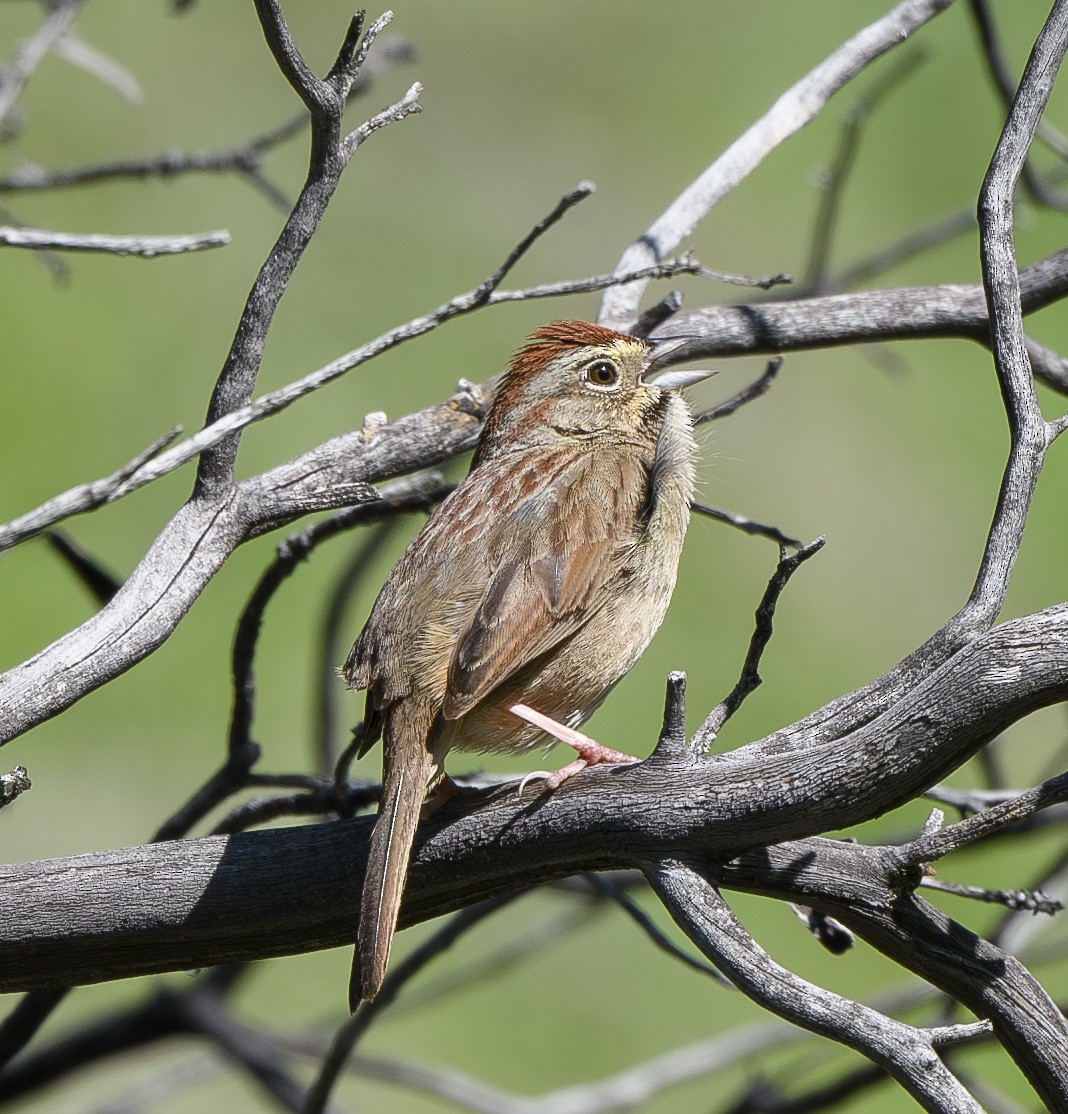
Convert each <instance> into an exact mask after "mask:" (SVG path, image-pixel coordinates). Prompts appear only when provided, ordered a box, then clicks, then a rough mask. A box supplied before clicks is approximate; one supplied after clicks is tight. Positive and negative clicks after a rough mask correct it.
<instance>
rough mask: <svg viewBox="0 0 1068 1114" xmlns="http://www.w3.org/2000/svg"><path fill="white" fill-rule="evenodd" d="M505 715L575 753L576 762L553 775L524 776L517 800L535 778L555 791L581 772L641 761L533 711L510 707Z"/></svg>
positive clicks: (541, 773)
mask: <svg viewBox="0 0 1068 1114" xmlns="http://www.w3.org/2000/svg"><path fill="white" fill-rule="evenodd" d="M508 711H510V712H511V713H512V715H514V716H518V717H519V718H520V719H522V720H526V722H527V723H529V724H532V725H533V726H534V727H540V728H541V729H542V731H544V732H545V733H546V734H547V735H552V737H553V738H554V739H558V740H559V741H560V742H561V743H566V744H567V745H568V746H569V747H572V748H573V749H575V750H576V751H578V758H576V759H575V761H574V762H569V763H568V764H567V765H566V766H562V767H561V768H560V769H559V770H556V771H555V772H550V771H548V770H535V771H533V772H532V773H529V774H527V775H526V777H524V778H523V780H522V781H521V782H520V783H519V795H520V796H522V795H523V790H524V789H525V788H526V786H527V782H528V781H532V780H534V779H537V778H540V779H542V780H544V782H545V787H546V788H547V789H557V788H559V787H560V786H561V785H563V783H564V782H565V781H567V779H568V778H569V777H573V776H574V775H575V774H577V773H578V772H579V771H580V770H584V769H586V767H587V766H621V765H629V764H630V763H632V762H640V761H641V759H640V758H635V757H634V755H632V754H623V753H622V752H621V751H618V750H613V749H612V748H611V747H606V746H604V745H603V744H602V743H599V742H597V740H596V739H591V738H590V737H589V735H584V734H583V733H582V732H581V731H576V730H575V728H574V727H568V726H566V725H565V724H563V723H558V722H557V721H556V720H555V719H553V718H552V717H551V716H547V715H545V714H544V713H542V712H538V711H535V710H534V709H533V708H529V707H527V705H526V704H513V705H512V706H511V707H510V708H509V709H508Z"/></svg>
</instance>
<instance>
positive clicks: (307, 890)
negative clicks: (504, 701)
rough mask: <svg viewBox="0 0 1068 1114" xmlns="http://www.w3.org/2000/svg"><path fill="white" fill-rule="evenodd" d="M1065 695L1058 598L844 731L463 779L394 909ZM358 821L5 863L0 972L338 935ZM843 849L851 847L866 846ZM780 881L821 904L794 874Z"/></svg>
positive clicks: (118, 964) (93, 971) (357, 863)
mask: <svg viewBox="0 0 1068 1114" xmlns="http://www.w3.org/2000/svg"><path fill="white" fill-rule="evenodd" d="M1066 698H1068V605H1066V606H1059V607H1055V608H1051V609H1049V610H1047V611H1042V612H1039V613H1037V614H1034V615H1030V616H1027V617H1026V618H1023V619H1017V620H1013V621H1012V622H1009V623H1005V624H1003V625H1001V626H999V627H996V628H994V629H993V630H992V631H990V632H989V633H988V634H986V635H985V636H983V637H982V638H979V639H977V640H976V641H975V642H973V643H971V644H970V645H969V646H967V647H965V648H964V649H962V650H960V651H959V652H958V653H957V654H955V655H954V656H953V657H952V658H950V660H949V661H948V662H946V663H945V664H944V665H943V666H942V667H941V668H939V669H937V670H935V671H934V672H933V673H932V674H931V675H930V676H929V677H928V678H926V679H925V680H924V681H923V682H921V683H918V684H917V685H915V686H914V687H912V688H910V689H908V690H907V691H906V692H904V693H903V694H902V695H901V697H900V699H898V700H897V701H896V702H895V703H894V704H893V705H892V706H891V707H890V708H889V709H887V710H886V711H885V712H884V713H883V714H882V715H880V716H877V717H876V718H874V719H872V720H871V721H869V722H866V723H864V724H863V725H861V726H859V727H857V728H856V729H855V730H854V731H853V732H852V733H850V734H849V735H847V736H845V737H840V738H837V739H835V740H832V741H827V740H823V741H819V740H817V741H813V739H812V736H811V734H809V735H807V736H806V733H805V732H797V733H794V734H784V736H783V737H785V738H787V739H788V740H789V741H788V742H787V743H785V744H782V743H779V744H776V745H770V744H769V740H763V741H758V742H754V743H751V744H749V745H748V746H744V747H741V748H739V749H737V750H735V751H731V752H729V753H727V754H724V755H717V756H714V757H711V758H708V759H705V760H704V761H702V762H700V763H698V764H693V763H692V762H690V761H689V760H683V761H681V762H680V761H678V760H674V761H673V760H670V759H668V760H664V759H658V758H652V759H650V760H648V761H646V762H644V763H642V764H641V765H638V766H633V767H624V768H617V769H612V770H608V769H594V770H590V771H588V772H587V773H586V774H585V775H584V776H583V777H582V778H580V779H576V780H575V781H574V782H571V783H565V785H564V786H562V787H561V788H560V789H559V790H558V791H556V792H554V793H543V794H538V795H536V796H531V795H530V791H529V790H528V792H527V794H526V795H525V796H524V797H523V798H522V799H519V798H518V797H517V796H516V792H515V788H514V786H505V787H502V788H498V789H495V790H490V791H486V792H484V793H480V794H477V795H473V796H471V797H467V796H465V797H461V798H458V799H456V800H455V801H453V802H450V804H448V805H447V806H445V807H443V808H442V809H440V810H439V811H438V812H436V813H434V814H433V815H432V816H431V817H430V818H428V820H427V821H426V822H425V823H424V824H423V825H422V826H421V828H420V835H419V839H418V843H417V847H416V854H415V859H414V865H413V868H412V875H411V880H410V883H409V887H408V891H407V894H406V898H405V905H404V909H403V911H402V922H403V923H404V924H412V923H416V922H420V921H423V920H426V919H428V918H430V917H433V916H438V915H440V914H442V913H445V912H448V911H450V910H455V909H458V908H462V907H465V906H467V905H470V904H472V903H473V902H476V901H479V900H482V899H484V898H486V897H490V896H493V895H494V894H498V893H502V892H505V891H507V890H510V889H514V888H517V887H520V886H531V885H538V884H541V883H545V882H550V881H554V880H557V879H560V878H564V877H567V876H568V875H570V874H574V873H576V872H579V871H584V870H601V869H613V868H621V867H635V866H641V865H642V864H644V863H648V862H651V861H656V860H659V859H665V858H680V857H681V858H691V859H696V860H698V861H702V862H709V863H715V862H727V861H729V860H731V859H733V858H735V857H736V856H738V855H740V854H742V853H743V852H745V851H747V850H749V849H752V848H755V847H761V846H764V845H768V844H780V843H782V842H783V841H784V840H791V839H803V838H805V837H808V836H812V835H815V834H817V833H819V832H822V831H826V830H828V829H837V828H841V827H846V826H848V825H850V824H855V823H859V822H861V821H864V820H867V819H870V818H872V817H873V816H878V815H880V814H882V813H884V812H886V811H887V810H888V809H891V808H894V807H895V806H897V805H900V804H902V803H904V802H905V801H908V800H910V799H912V798H913V797H914V796H915V795H916V794H917V793H919V792H920V791H922V790H923V789H924V788H926V787H927V786H929V785H932V784H934V783H935V782H936V781H938V780H939V779H940V778H942V777H944V776H945V774H946V773H948V772H949V771H950V770H952V769H954V768H955V767H957V766H959V765H960V764H961V763H962V762H964V761H965V760H966V759H967V758H968V757H969V756H970V755H972V754H973V753H975V751H976V750H977V749H978V748H979V747H980V746H981V745H983V743H985V742H987V741H988V740H989V739H990V738H991V737H992V736H993V735H995V734H997V733H998V732H1000V731H1002V730H1004V729H1005V728H1006V727H1007V726H1008V725H1009V724H1010V723H1013V722H1015V721H1016V720H1018V719H1020V718H1021V717H1023V716H1024V715H1026V714H1027V713H1029V712H1031V711H1033V710H1035V709H1036V708H1039V707H1042V706H1045V705H1048V704H1052V703H1056V702H1058V701H1062V700H1065V699H1066ZM772 738H774V737H772ZM613 742H617V743H620V744H627V741H626V740H613ZM370 825H371V821H370V820H369V819H356V820H352V821H339V822H336V823H331V824H324V825H314V826H308V827H300V828H286V829H277V830H270V831H261V832H252V833H246V834H240V835H235V836H230V837H225V838H223V837H214V838H207V839H198V840H189V841H185V842H174V843H166V844H157V845H152V846H148V847H135V848H126V849H120V850H114V851H106V852H99V853H94V854H90V855H81V856H77V857H74V858H70V859H64V860H51V861H46V862H39V863H29V864H24V865H17V866H5V867H2V868H0V885H3V887H4V892H5V894H6V895H8V896H7V900H6V901H5V903H4V905H3V907H2V908H0V955H2V957H3V958H2V960H0V991H2V992H7V991H12V990H19V989H31V988H35V987H46V986H56V985H66V984H71V983H80V982H85V981H101V980H105V979H111V978H121V977H127V976H130V975H135V974H145V973H148V972H151V971H165V970H181V969H186V968H198V967H205V966H210V965H213V964H217V963H224V962H230V961H234V960H243V959H258V958H265V957H267V956H276V955H285V954H290V953H294V952H302V951H310V950H315V949H319V948H326V947H334V946H339V945H344V944H348V943H350V942H351V940H352V935H353V920H352V918H353V912H352V911H353V909H354V908H355V907H356V906H355V895H356V894H358V892H359V887H360V879H361V870H362V864H363V856H364V852H365V839H366V836H367V834H368V833H369V831H370ZM843 846H845V845H843ZM851 854H855V855H856V856H857V857H858V861H859V859H860V858H862V857H863V856H864V855H865V854H867V850H866V849H864V848H856V849H855V850H854V851H853V852H851ZM725 881H726V882H727V883H729V877H725ZM893 881H894V880H893V879H888V878H885V877H884V878H883V879H882V882H881V885H882V889H881V890H876V891H875V893H874V896H873V897H871V898H870V899H868V902H869V904H871V905H872V906H873V907H878V906H880V904H881V905H882V906H883V907H885V906H886V903H887V901H889V900H890V896H891V893H892V883H893ZM777 886H778V887H779V889H780V891H782V892H785V890H786V888H787V887H785V885H784V884H783V883H782V882H781V881H780V882H779V883H777ZM746 888H751V887H750V886H749V885H748V884H747V886H746ZM791 892H792V893H793V896H794V897H797V898H800V899H801V900H805V901H806V902H808V903H809V904H815V903H816V901H815V900H814V899H813V894H812V891H811V889H810V888H809V887H807V886H802V885H801V884H800V883H798V884H797V885H796V887H795V888H794V890H792V891H791ZM817 897H818V894H817ZM863 904H864V903H863V902H861V905H863ZM850 907H852V900H851V902H850ZM835 915H838V913H837V912H836V913H835Z"/></svg>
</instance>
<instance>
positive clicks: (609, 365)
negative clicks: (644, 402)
mask: <svg viewBox="0 0 1068 1114" xmlns="http://www.w3.org/2000/svg"><path fill="white" fill-rule="evenodd" d="M582 381H583V382H584V383H588V384H589V385H590V386H591V387H593V388H594V389H595V390H598V391H614V390H615V389H616V388H617V387H618V386H619V367H618V366H617V365H616V364H615V362H614V361H612V360H606V359H604V358H603V357H602V358H601V359H599V360H591V361H590V363H588V364H587V365H586V366H585V367H584V368H583V369H582Z"/></svg>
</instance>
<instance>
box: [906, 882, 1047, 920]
mask: <svg viewBox="0 0 1068 1114" xmlns="http://www.w3.org/2000/svg"><path fill="white" fill-rule="evenodd" d="M920 885H921V886H923V887H924V888H926V889H928V890H938V892H939V893H944V894H953V895H954V896H956V897H967V898H971V900H972V901H984V902H986V903H987V904H989V905H1004V906H1005V908H1006V909H1011V910H1013V912H1027V913H1036V914H1037V913H1045V914H1046V915H1047V916H1050V917H1052V916H1054V915H1055V914H1057V913H1059V912H1061V910H1062V909H1063V908H1064V902H1063V901H1058V900H1057V899H1056V898H1053V897H1050V896H1049V895H1048V894H1045V893H1043V892H1042V891H1041V890H991V889H987V888H986V887H983V886H968V885H965V884H964V883H963V882H946V881H944V880H943V879H941V878H932V877H930V876H929V875H925V876H924V877H923V878H921V879H920Z"/></svg>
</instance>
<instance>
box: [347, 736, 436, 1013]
mask: <svg viewBox="0 0 1068 1114" xmlns="http://www.w3.org/2000/svg"><path fill="white" fill-rule="evenodd" d="M412 749H413V750H414V749H415V748H414V747H413V748H412ZM432 766H433V762H432V759H431V757H430V755H429V754H428V753H427V751H426V749H425V746H422V745H421V746H419V749H418V752H417V753H416V755H414V756H413V760H411V761H401V762H396V763H387V769H386V774H385V783H384V785H383V791H382V806H381V808H380V809H379V813H378V820H377V821H376V822H375V827H374V831H373V832H372V833H371V848H370V851H369V853H368V857H367V873H366V874H365V876H364V883H363V897H362V899H361V902H360V927H359V931H358V932H357V935H356V954H355V955H354V956H353V959H352V974H351V976H350V979H349V1009H350V1010H353V1011H354V1010H355V1009H356V1007H357V1006H358V1005H359V1004H360V1001H361V1000H362V999H364V998H374V997H375V995H376V994H377V993H378V991H379V989H380V988H381V986H382V980H383V979H384V978H385V974H386V963H387V961H388V960H389V949H390V945H391V944H392V943H393V933H394V931H395V930H396V928H397V915H398V913H399V912H400V905H401V897H402V895H403V893H404V882H405V879H406V878H407V875H408V859H409V856H410V855H411V850H412V841H413V839H414V838H415V829H416V827H417V826H418V824H419V810H420V809H421V807H422V804H423V800H424V798H425V797H426V788H427V781H428V779H429V777H430V774H431V771H432Z"/></svg>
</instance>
